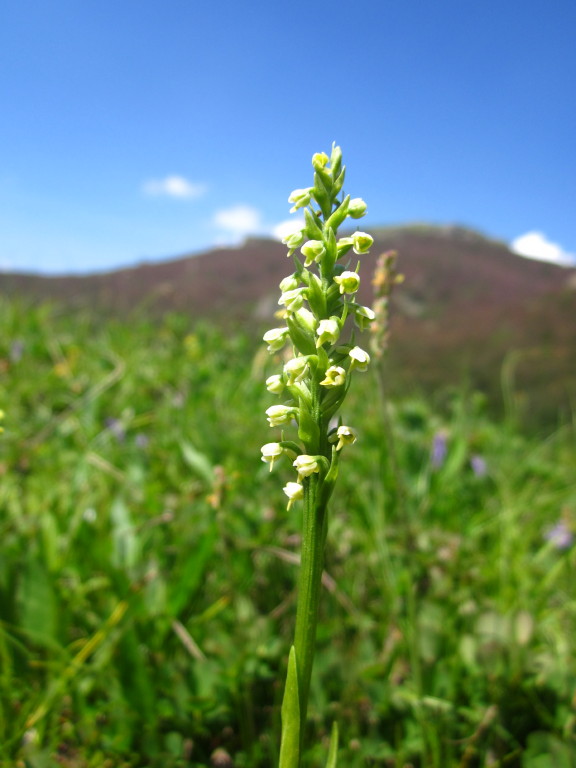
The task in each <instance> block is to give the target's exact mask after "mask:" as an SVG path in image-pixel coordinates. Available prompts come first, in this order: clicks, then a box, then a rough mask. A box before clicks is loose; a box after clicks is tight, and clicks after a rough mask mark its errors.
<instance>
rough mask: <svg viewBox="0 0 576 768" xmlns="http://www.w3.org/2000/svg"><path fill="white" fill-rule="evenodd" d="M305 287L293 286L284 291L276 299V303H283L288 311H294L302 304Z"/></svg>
mask: <svg viewBox="0 0 576 768" xmlns="http://www.w3.org/2000/svg"><path fill="white" fill-rule="evenodd" d="M305 290H306V289H305V288H294V289H293V290H292V291H286V292H285V293H283V294H282V296H280V298H279V299H278V304H284V305H285V307H286V309H288V310H290V312H296V310H297V309H300V307H301V306H302V305H303V304H304V291H305Z"/></svg>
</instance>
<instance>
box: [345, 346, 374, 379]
mask: <svg viewBox="0 0 576 768" xmlns="http://www.w3.org/2000/svg"><path fill="white" fill-rule="evenodd" d="M348 356H349V357H350V370H356V371H360V373H364V371H365V370H366V369H367V368H368V363H369V362H370V355H369V354H368V352H365V351H364V350H363V349H361V348H360V347H352V349H351V350H350V352H348Z"/></svg>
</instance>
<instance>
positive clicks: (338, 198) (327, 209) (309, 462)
mask: <svg viewBox="0 0 576 768" xmlns="http://www.w3.org/2000/svg"><path fill="white" fill-rule="evenodd" d="M312 166H313V168H314V185H313V186H312V187H308V188H305V189H296V190H294V192H292V194H291V195H290V196H289V198H288V201H289V202H290V203H292V206H293V207H292V209H291V213H294V212H296V211H302V212H303V213H304V222H303V224H304V225H303V226H302V227H301V228H299V229H298V230H297V231H295V232H292V233H291V234H289V235H287V236H286V237H285V238H284V240H283V242H284V243H285V244H286V245H287V247H288V256H292V257H293V261H294V265H295V270H294V272H293V273H292V274H291V275H288V276H287V277H286V278H284V280H282V282H281V283H280V291H281V296H280V299H279V300H278V304H279V305H280V307H281V308H282V309H281V310H280V312H279V313H277V316H279V317H282V319H283V320H284V323H285V325H283V326H282V327H278V328H273V329H271V330H269V331H267V332H266V333H265V334H264V341H265V342H266V343H267V344H268V351H269V352H270V353H271V354H275V353H277V352H279V351H280V350H282V349H284V348H285V347H286V345H287V344H288V343H291V344H292V353H293V357H291V358H290V359H288V360H287V361H286V362H284V365H283V369H282V372H281V373H276V374H273V375H272V376H269V377H268V378H267V380H266V387H267V389H268V391H269V392H271V393H273V394H275V395H278V396H281V397H284V398H287V399H286V400H285V402H283V404H282V405H272V406H270V407H269V408H268V409H267V411H266V415H267V417H268V422H269V424H270V426H271V427H286V426H289V425H291V424H293V423H294V422H295V423H296V425H297V427H298V438H299V440H300V443H296V442H293V441H290V440H284V439H281V440H280V441H279V442H274V443H267V444H266V445H264V446H263V447H262V461H265V462H268V463H269V464H270V470H272V467H273V466H274V463H275V462H276V461H277V460H278V459H280V458H281V457H282V456H287V457H289V458H290V459H291V460H292V462H293V466H294V467H295V469H296V470H297V480H296V481H293V482H289V483H287V485H286V486H285V488H284V492H285V493H286V495H287V496H288V508H290V507H291V506H292V504H293V503H294V502H295V501H296V500H298V499H301V498H303V491H304V488H305V483H306V479H307V478H309V477H310V476H312V475H318V476H319V478H320V482H321V484H322V486H323V493H322V496H323V497H324V500H325V501H327V499H328V497H329V495H330V493H331V491H332V487H333V485H334V481H335V479H336V473H337V464H338V459H339V453H340V451H341V450H342V448H343V447H344V446H345V445H350V444H352V443H354V442H355V441H356V434H355V432H354V430H353V429H352V428H351V427H349V426H346V425H343V424H341V423H339V422H338V421H337V420H336V413H337V411H338V410H339V409H340V406H341V405H342V402H343V400H344V398H345V397H346V393H347V392H348V388H349V386H350V379H351V374H352V372H353V371H359V372H362V371H365V370H366V369H367V367H368V364H369V362H370V356H369V354H368V353H367V352H366V351H365V350H364V349H362V348H361V347H359V346H357V345H356V344H355V343H354V338H353V334H352V338H351V339H350V340H348V341H344V340H343V339H342V334H343V331H344V326H345V324H346V320H347V319H348V318H349V317H351V318H353V320H354V323H355V325H356V326H357V327H358V328H359V329H360V330H364V329H366V328H367V327H368V326H369V324H370V323H371V322H372V320H373V319H374V312H373V311H372V309H370V308H369V307H365V306H362V305H361V304H359V303H358V302H357V301H356V298H355V297H356V293H357V291H358V289H359V287H360V276H359V267H360V262H358V263H357V264H356V265H355V266H352V265H351V264H350V263H347V264H343V263H342V260H343V259H344V258H345V257H346V255H347V254H349V253H350V252H352V253H354V254H356V255H358V256H359V255H362V254H365V253H367V252H368V251H369V249H370V247H371V245H372V243H373V238H372V237H371V236H370V235H368V234H366V233H365V232H358V231H357V232H353V233H352V234H349V235H347V236H345V237H340V238H338V234H337V232H338V228H339V227H340V225H341V224H343V223H344V222H345V221H346V219H348V218H351V219H359V218H361V217H362V216H364V214H365V213H366V203H365V202H364V201H363V200H362V199H361V198H354V199H352V198H351V197H350V195H346V196H344V194H343V193H342V187H343V184H344V175H345V167H344V166H343V165H342V151H341V149H340V147H337V146H335V145H334V146H333V148H332V152H331V156H330V157H328V155H327V154H325V153H324V152H322V153H317V154H315V155H314V156H313V157H312ZM297 251H299V254H298V253H296V252H297ZM300 255H301V256H300ZM301 257H303V261H302V259H301Z"/></svg>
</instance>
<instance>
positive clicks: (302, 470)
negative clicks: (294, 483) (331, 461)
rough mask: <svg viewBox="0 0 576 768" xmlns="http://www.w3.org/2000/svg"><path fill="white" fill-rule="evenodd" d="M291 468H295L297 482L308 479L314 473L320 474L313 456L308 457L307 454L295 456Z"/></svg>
mask: <svg viewBox="0 0 576 768" xmlns="http://www.w3.org/2000/svg"><path fill="white" fill-rule="evenodd" d="M292 466H294V467H296V469H297V471H298V480H299V481H300V480H302V478H303V477H310V475H313V474H314V472H320V467H319V465H318V462H317V461H316V459H315V458H314V456H308V455H307V454H302V455H301V456H297V457H296V459H295V461H294V462H293V465H292Z"/></svg>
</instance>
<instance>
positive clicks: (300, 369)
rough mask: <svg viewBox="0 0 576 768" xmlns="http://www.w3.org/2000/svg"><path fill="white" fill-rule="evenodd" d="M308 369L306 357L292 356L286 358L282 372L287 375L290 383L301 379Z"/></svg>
mask: <svg viewBox="0 0 576 768" xmlns="http://www.w3.org/2000/svg"><path fill="white" fill-rule="evenodd" d="M307 370H308V358H307V357H294V358H292V360H288V362H287V363H286V365H285V366H284V373H285V374H286V376H287V377H288V384H289V385H292V384H294V382H296V381H302V379H303V378H304V376H305V375H306V371H307Z"/></svg>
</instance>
